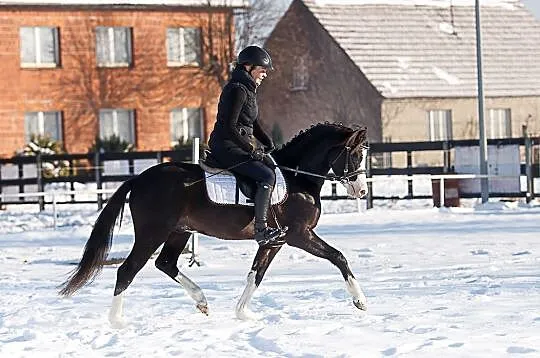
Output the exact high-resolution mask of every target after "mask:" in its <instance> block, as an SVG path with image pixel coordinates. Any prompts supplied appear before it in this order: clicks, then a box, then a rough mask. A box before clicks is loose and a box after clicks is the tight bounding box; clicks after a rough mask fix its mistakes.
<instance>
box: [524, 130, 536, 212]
mask: <svg viewBox="0 0 540 358" xmlns="http://www.w3.org/2000/svg"><path fill="white" fill-rule="evenodd" d="M521 130H522V133H523V139H524V140H525V175H526V176H527V193H526V194H525V200H526V201H527V203H530V202H531V201H532V200H533V199H534V182H533V180H534V178H533V175H532V140H531V137H529V133H528V131H527V125H526V124H524V125H523V126H521Z"/></svg>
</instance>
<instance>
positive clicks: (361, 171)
mask: <svg viewBox="0 0 540 358" xmlns="http://www.w3.org/2000/svg"><path fill="white" fill-rule="evenodd" d="M361 148H362V149H363V150H366V151H367V149H369V147H368V146H367V145H362V146H361ZM344 153H345V166H344V168H343V175H336V174H334V173H332V174H326V175H321V174H317V173H313V172H309V171H305V170H300V169H298V166H297V167H296V168H289V167H286V166H283V165H278V166H277V167H278V168H279V169H281V170H286V171H289V172H293V173H295V175H297V174H304V175H309V176H312V177H316V178H322V179H324V180H329V181H338V182H340V183H342V184H347V183H349V181H350V178H351V177H353V176H355V175H358V174H365V173H366V170H365V169H360V168H358V169H356V170H354V171H352V172H350V173H349V161H350V156H351V147H350V146H344V147H343V149H341V151H340V152H339V153H338V155H337V156H336V157H335V158H334V160H333V161H332V162H331V163H330V168H332V166H333V165H334V164H335V163H336V161H337V160H338V159H339V158H340V157H341V156H342V155H343V154H344ZM365 155H366V153H364V158H363V159H365Z"/></svg>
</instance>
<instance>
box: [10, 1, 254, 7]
mask: <svg viewBox="0 0 540 358" xmlns="http://www.w3.org/2000/svg"><path fill="white" fill-rule="evenodd" d="M1 5H18V6H21V5H33V6H35V5H37V6H74V5H77V6H98V5H99V6H218V7H246V6H248V5H249V4H248V1H247V0H112V1H108V0H0V6H1Z"/></svg>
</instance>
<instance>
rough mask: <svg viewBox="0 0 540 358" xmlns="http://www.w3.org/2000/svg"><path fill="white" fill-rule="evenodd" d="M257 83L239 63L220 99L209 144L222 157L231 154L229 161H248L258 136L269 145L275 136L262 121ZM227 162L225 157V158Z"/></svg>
mask: <svg viewBox="0 0 540 358" xmlns="http://www.w3.org/2000/svg"><path fill="white" fill-rule="evenodd" d="M256 87H257V86H256V84H255V81H254V79H253V78H252V77H251V76H250V75H249V73H248V72H247V71H246V70H245V68H244V67H243V66H237V67H236V68H235V69H234V71H233V72H232V76H231V79H230V81H229V82H228V83H227V84H226V85H225V87H224V88H223V91H222V92H221V96H220V98H219V104H218V113H217V120H216V124H215V125H214V130H213V131H212V133H211V134H210V139H209V141H208V144H209V146H210V149H212V152H213V153H214V155H216V157H218V159H221V158H223V157H224V156H225V155H228V156H229V157H228V159H229V160H227V162H231V159H234V158H233V157H236V158H235V159H236V160H234V161H238V160H245V156H246V155H249V154H250V153H251V152H253V151H254V150H255V149H256V148H257V147H258V145H257V143H256V141H255V139H257V140H258V141H259V142H260V143H261V144H262V145H264V146H265V147H271V146H273V142H272V139H271V138H270V137H269V136H268V135H267V134H266V133H265V132H264V130H263V129H262V127H261V125H260V124H259V108H258V106H257V95H256ZM221 161H224V160H221Z"/></svg>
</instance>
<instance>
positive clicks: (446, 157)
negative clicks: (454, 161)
mask: <svg viewBox="0 0 540 358" xmlns="http://www.w3.org/2000/svg"><path fill="white" fill-rule="evenodd" d="M443 156H444V158H443V159H444V168H443V173H449V172H450V146H449V145H448V140H445V141H444V142H443Z"/></svg>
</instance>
